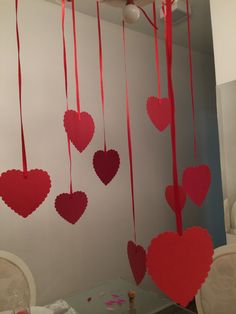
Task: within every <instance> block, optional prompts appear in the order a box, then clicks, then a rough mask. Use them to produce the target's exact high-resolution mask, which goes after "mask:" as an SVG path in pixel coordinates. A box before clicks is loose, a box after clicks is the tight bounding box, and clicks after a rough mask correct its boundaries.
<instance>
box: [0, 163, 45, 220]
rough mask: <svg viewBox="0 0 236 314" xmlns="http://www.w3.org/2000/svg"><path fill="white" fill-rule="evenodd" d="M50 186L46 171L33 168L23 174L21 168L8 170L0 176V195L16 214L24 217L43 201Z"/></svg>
mask: <svg viewBox="0 0 236 314" xmlns="http://www.w3.org/2000/svg"><path fill="white" fill-rule="evenodd" d="M50 188H51V180H50V177H49V175H48V173H47V172H46V171H43V170H39V169H33V170H29V171H28V172H27V176H26V177H25V176H24V173H23V171H21V170H15V169H13V170H8V171H7V172H4V173H2V175H1V177H0V196H1V197H2V199H3V201H4V202H5V203H6V205H7V206H9V207H10V208H11V209H12V210H14V211H15V212H16V213H17V214H18V215H20V216H22V217H24V218H26V217H28V216H29V215H30V214H32V213H33V212H34V211H35V210H36V209H37V207H39V205H41V204H42V203H43V201H44V200H45V198H46V197H47V195H48V193H49V191H50Z"/></svg>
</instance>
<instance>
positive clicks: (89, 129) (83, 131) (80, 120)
mask: <svg viewBox="0 0 236 314" xmlns="http://www.w3.org/2000/svg"><path fill="white" fill-rule="evenodd" d="M64 127H65V130H66V133H67V135H68V137H69V139H70V141H71V142H72V144H73V145H74V146H75V148H76V149H78V151H79V152H80V153H81V152H82V151H83V150H84V149H85V148H86V147H87V146H88V144H89V143H90V142H91V140H92V138H93V134H94V129H95V126H94V122H93V118H92V117H91V116H90V114H88V113H87V112H81V113H80V116H79V113H78V112H76V111H74V110H67V111H66V112H65V115H64Z"/></svg>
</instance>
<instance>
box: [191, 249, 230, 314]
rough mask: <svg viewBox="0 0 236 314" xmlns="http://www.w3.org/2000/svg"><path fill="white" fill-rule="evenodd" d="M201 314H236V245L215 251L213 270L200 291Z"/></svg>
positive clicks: (198, 308)
mask: <svg viewBox="0 0 236 314" xmlns="http://www.w3.org/2000/svg"><path fill="white" fill-rule="evenodd" d="M196 305H197V310H198V313H199V314H235V313H236V244H230V245H225V246H222V247H219V248H217V249H215V251H214V257H213V263H212V266H211V270H210V272H209V274H208V277H207V279H206V281H205V283H204V284H203V285H202V287H201V289H200V290H199V291H198V294H197V296H196Z"/></svg>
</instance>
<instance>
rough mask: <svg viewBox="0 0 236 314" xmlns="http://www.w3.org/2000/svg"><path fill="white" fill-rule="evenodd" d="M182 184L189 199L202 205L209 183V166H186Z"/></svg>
mask: <svg viewBox="0 0 236 314" xmlns="http://www.w3.org/2000/svg"><path fill="white" fill-rule="evenodd" d="M182 184H183V188H184V189H185V191H186V193H187V194H188V196H189V197H190V198H191V200H192V201H193V202H194V203H195V204H197V205H198V206H202V204H203V202H204V200H205V198H206V196H207V193H208V191H209V188H210V185H211V170H210V168H209V167H208V166H207V165H200V166H197V167H189V168H186V169H185V170H184V173H183V179H182Z"/></svg>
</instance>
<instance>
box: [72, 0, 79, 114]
mask: <svg viewBox="0 0 236 314" xmlns="http://www.w3.org/2000/svg"><path fill="white" fill-rule="evenodd" d="M71 2H72V7H71V12H72V23H73V39H74V63H75V84H76V85H75V87H76V105H77V111H78V114H79V118H80V94H79V71H78V59H77V41H76V21H75V1H74V0H72V1H71Z"/></svg>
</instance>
